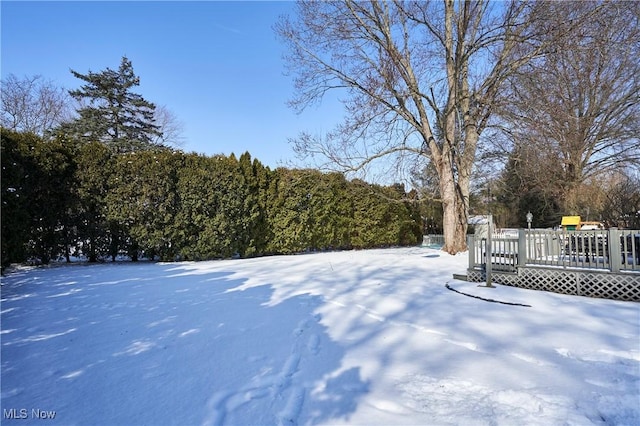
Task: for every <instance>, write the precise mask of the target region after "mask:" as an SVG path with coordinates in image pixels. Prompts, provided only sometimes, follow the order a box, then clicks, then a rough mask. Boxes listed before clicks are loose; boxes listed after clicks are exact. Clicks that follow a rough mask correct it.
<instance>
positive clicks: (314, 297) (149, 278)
mask: <svg viewBox="0 0 640 426" xmlns="http://www.w3.org/2000/svg"><path fill="white" fill-rule="evenodd" d="M466 265H467V258H466V256H464V255H458V256H449V255H446V254H443V253H441V252H439V251H436V250H432V249H428V248H416V247H414V248H403V249H389V250H372V251H351V252H336V253H322V254H311V255H298V256H276V257H264V258H258V259H247V260H229V261H215V262H202V263H191V262H185V263H171V264H162V263H161V264H150V263H139V264H131V263H128V264H118V265H114V264H103V265H91V266H86V265H84V266H83V265H77V266H65V267H57V268H42V269H31V270H21V271H17V272H14V273H12V274H10V275H8V276H6V277H3V286H2V316H1V319H2V324H1V329H2V334H1V337H2V409H3V419H2V423H3V424H29V423H31V422H33V423H38V424H51V425H53V424H61V425H90V424H98V425H102V424H104V425H138V424H139V425H216V424H230V425H247V424H259V425H272V424H285V425H286V424H367V425H371V424H394V425H399V424H425V425H454V424H460V425H470V424H475V425H516V424H517V425H522V424H529V425H531V424H540V425H552V424H553V425H555V424H573V425H583V424H612V425H613V424H620V425H637V424H640V304H638V303H633V302H620V301H611V300H601V299H588V298H583V297H577V296H565V295H559V294H551V293H543V292H535V291H528V290H521V289H515V288H510V287H503V286H499V287H498V288H497V289H486V288H479V287H477V284H475V283H467V282H463V281H455V280H453V279H452V274H453V273H454V272H455V273H463V272H464V270H465V269H466ZM447 283H449V285H450V286H451V287H452V288H454V289H456V290H458V291H462V292H465V293H469V294H473V295H478V296H482V297H488V298H492V299H497V300H501V301H505V302H512V303H522V304H527V305H531V307H524V306H511V305H504V304H498V303H490V302H486V301H482V300H479V299H475V298H470V297H466V296H464V295H461V294H458V293H456V292H453V291H450V290H448V289H446V288H445V284H447ZM38 410H41V411H38ZM39 414H40V415H46V416H48V417H49V420H41V419H38V418H37V416H38V415H39ZM11 417H13V418H14V419H11ZM20 417H25V419H20ZM51 417H52V418H51Z"/></svg>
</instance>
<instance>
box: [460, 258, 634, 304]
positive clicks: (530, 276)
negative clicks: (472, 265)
mask: <svg viewBox="0 0 640 426" xmlns="http://www.w3.org/2000/svg"><path fill="white" fill-rule="evenodd" d="M467 277H468V280H469V281H474V282H482V281H485V275H484V271H483V270H481V269H470V270H468V271H467ZM491 278H492V281H493V282H495V283H497V284H504V285H509V286H512V287H520V288H527V289H531V290H543V291H552V292H554V293H562V294H572V295H576V296H588V297H600V298H604V299H614V300H629V301H635V302H640V274H637V273H612V272H600V271H591V270H567V269H557V268H542V267H530V266H525V267H518V268H517V272H511V273H509V272H501V271H493V272H492V274H491Z"/></svg>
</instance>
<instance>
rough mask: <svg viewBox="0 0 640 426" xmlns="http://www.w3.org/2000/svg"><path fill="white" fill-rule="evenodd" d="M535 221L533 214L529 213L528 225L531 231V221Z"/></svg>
mask: <svg viewBox="0 0 640 426" xmlns="http://www.w3.org/2000/svg"><path fill="white" fill-rule="evenodd" d="M532 220H533V215H532V214H531V212H529V213H527V225H528V227H529V230H531V221H532Z"/></svg>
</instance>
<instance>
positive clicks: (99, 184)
mask: <svg viewBox="0 0 640 426" xmlns="http://www.w3.org/2000/svg"><path fill="white" fill-rule="evenodd" d="M112 161H113V158H112V155H111V153H110V151H109V149H108V148H107V147H106V146H104V145H103V144H100V143H98V142H91V143H88V144H83V145H82V146H80V147H79V149H78V151H77V153H76V163H77V169H76V175H75V183H76V184H75V191H76V194H77V196H78V199H79V203H78V210H77V213H76V218H77V227H78V233H79V237H80V240H81V242H82V251H83V254H85V255H86V256H87V257H88V259H89V262H97V260H98V256H100V255H102V254H105V253H106V252H107V251H108V252H109V254H111V257H112V260H115V256H116V254H117V252H118V234H117V232H113V229H112V228H113V226H109V223H108V221H107V206H106V197H107V194H108V191H109V187H108V184H107V182H109V181H110V180H111V175H112V165H111V163H112Z"/></svg>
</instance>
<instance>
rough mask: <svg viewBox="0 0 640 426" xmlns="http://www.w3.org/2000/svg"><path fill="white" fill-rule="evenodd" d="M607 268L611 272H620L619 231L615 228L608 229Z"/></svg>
mask: <svg viewBox="0 0 640 426" xmlns="http://www.w3.org/2000/svg"><path fill="white" fill-rule="evenodd" d="M607 238H608V240H609V268H610V270H611V272H620V265H621V264H622V256H621V253H620V231H619V230H618V229H617V228H611V229H609V235H608V236H607Z"/></svg>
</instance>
